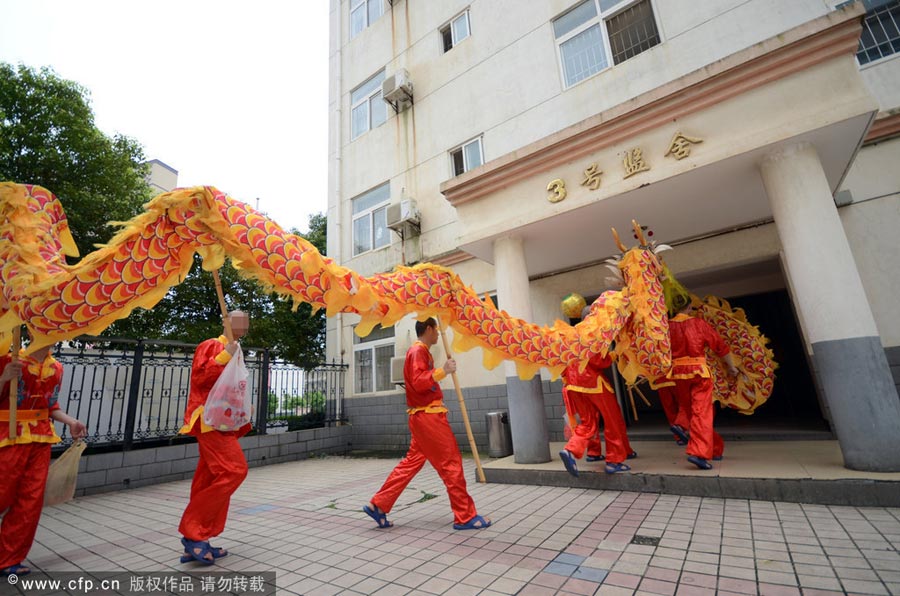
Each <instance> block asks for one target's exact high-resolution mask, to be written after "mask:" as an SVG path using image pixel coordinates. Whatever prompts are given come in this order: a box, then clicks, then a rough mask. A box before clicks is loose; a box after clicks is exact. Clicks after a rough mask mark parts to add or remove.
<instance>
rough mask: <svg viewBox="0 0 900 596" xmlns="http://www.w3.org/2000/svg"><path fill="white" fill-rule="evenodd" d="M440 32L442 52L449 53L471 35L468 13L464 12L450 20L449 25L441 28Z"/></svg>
mask: <svg viewBox="0 0 900 596" xmlns="http://www.w3.org/2000/svg"><path fill="white" fill-rule="evenodd" d="M440 32H441V42H442V43H443V45H444V52H449V51H450V50H452V49H453V48H454V47H456V45H457V44H458V43H459V42H461V41H462V40H464V39H465V38H467V37H469V35H470V33H471V31H470V29H469V11H468V10H466V11H465V12H464V13H462V14H461V15H459V16H457V17H454V18H453V19H451V20H450V22H449V23H447V24H446V25H445V26H443V27H441V29H440Z"/></svg>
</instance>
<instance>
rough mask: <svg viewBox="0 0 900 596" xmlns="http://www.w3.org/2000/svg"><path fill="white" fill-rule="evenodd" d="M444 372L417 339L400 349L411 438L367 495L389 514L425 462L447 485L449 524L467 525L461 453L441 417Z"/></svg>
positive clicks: (470, 512) (469, 507)
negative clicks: (379, 484)
mask: <svg viewBox="0 0 900 596" xmlns="http://www.w3.org/2000/svg"><path fill="white" fill-rule="evenodd" d="M446 376H447V375H446V373H445V372H444V370H443V369H441V368H438V369H435V368H434V358H433V357H432V355H431V352H430V351H429V350H428V346H427V345H425V344H424V343H423V342H421V341H417V342H415V343H414V344H413V345H412V347H411V348H410V349H409V350H408V351H407V352H406V362H405V363H404V365H403V379H404V381H406V405H407V406H408V409H407V413H408V414H409V430H410V433H411V434H412V440H411V441H410V444H409V451H407V453H406V456H405V457H404V458H403V459H402V460H401V461H400V463H398V464H397V467H395V468H394V470H393V471H392V472H391V473H390V475H389V476H388V477H387V480H385V482H384V485H383V486H382V487H381V489H380V490H379V491H378V492H377V493H376V494H375V496H374V497H372V504H373V505H375V506H376V507H378V509H380V510H381V511H383V512H384V514H387V513H390V511H391V509H392V508H393V506H394V503H395V502H396V501H397V499H398V498H399V497H400V493H402V492H403V490H404V489H405V488H406V486H407V485H408V484H409V483H410V481H411V480H412V479H413V477H415V475H416V474H418V473H419V470H421V469H422V466H424V465H425V462H426V461H428V462H429V463H430V464H431V465H432V466H433V467H434V469H435V470H436V471H437V473H438V475H439V476H440V477H441V480H443V481H444V485H445V486H446V487H447V495H448V496H449V497H450V507H451V509H452V510H453V519H454V524H457V525H464V524H467V523H469V522H470V521H471V520H473V519H475V517H476V516H477V515H478V512H477V511H476V510H475V502H474V501H473V500H472V497H471V496H469V493H468V491H467V490H466V477H465V474H464V473H463V465H462V456H461V455H460V452H459V446H458V445H457V444H456V437H455V436H453V431H452V430H451V428H450V423H449V422H448V421H447V408H446V407H445V406H444V393H443V391H441V387H440V385H438V383H439V382H440V381H441V380H442V379H443V378H444V377H446Z"/></svg>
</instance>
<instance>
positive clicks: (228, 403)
mask: <svg viewBox="0 0 900 596" xmlns="http://www.w3.org/2000/svg"><path fill="white" fill-rule="evenodd" d="M249 376H250V373H249V372H248V371H247V367H246V366H244V352H243V351H242V350H241V349H240V345H238V350H237V352H235V353H234V356H232V357H231V360H229V361H228V364H226V365H225V370H223V371H222V374H221V375H219V378H218V379H217V380H216V384H215V385H213V388H212V389H211V390H210V392H209V396H208V397H207V398H206V405H205V406H204V407H203V422H205V423H206V424H208V425H209V426H211V427H213V428H214V429H216V430H220V431H231V430H238V429H239V428H241V427H242V426H244V425H245V424H249V423H250V419H251V417H252V416H253V403H252V401H251V399H250V395H249V391H247V379H248V378H249Z"/></svg>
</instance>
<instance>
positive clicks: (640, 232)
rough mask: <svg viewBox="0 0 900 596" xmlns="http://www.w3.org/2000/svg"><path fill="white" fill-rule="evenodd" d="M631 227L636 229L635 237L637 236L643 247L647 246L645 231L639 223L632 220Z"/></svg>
mask: <svg viewBox="0 0 900 596" xmlns="http://www.w3.org/2000/svg"><path fill="white" fill-rule="evenodd" d="M631 227H632V228H634V234H635V236H637V239H638V242H640V243H641V246H647V240H646V239H645V238H644V230H642V229H641V226H639V225H638V222H637V221H635V220H633V219H632V220H631Z"/></svg>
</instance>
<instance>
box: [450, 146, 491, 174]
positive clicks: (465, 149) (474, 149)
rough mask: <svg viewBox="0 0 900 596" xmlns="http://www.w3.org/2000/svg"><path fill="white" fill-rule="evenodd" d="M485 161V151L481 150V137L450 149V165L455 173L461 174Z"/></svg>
mask: <svg viewBox="0 0 900 596" xmlns="http://www.w3.org/2000/svg"><path fill="white" fill-rule="evenodd" d="M483 163H484V153H483V152H482V150H481V137H478V138H477V139H472V140H471V141H467V142H465V143H463V144H462V145H460V146H459V147H456V148H455V149H451V150H450V166H451V168H452V169H453V175H454V176H459V175H460V174H462V173H463V172H468V171H469V170H471V169H473V168H477V167H478V166H480V165H481V164H483Z"/></svg>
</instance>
